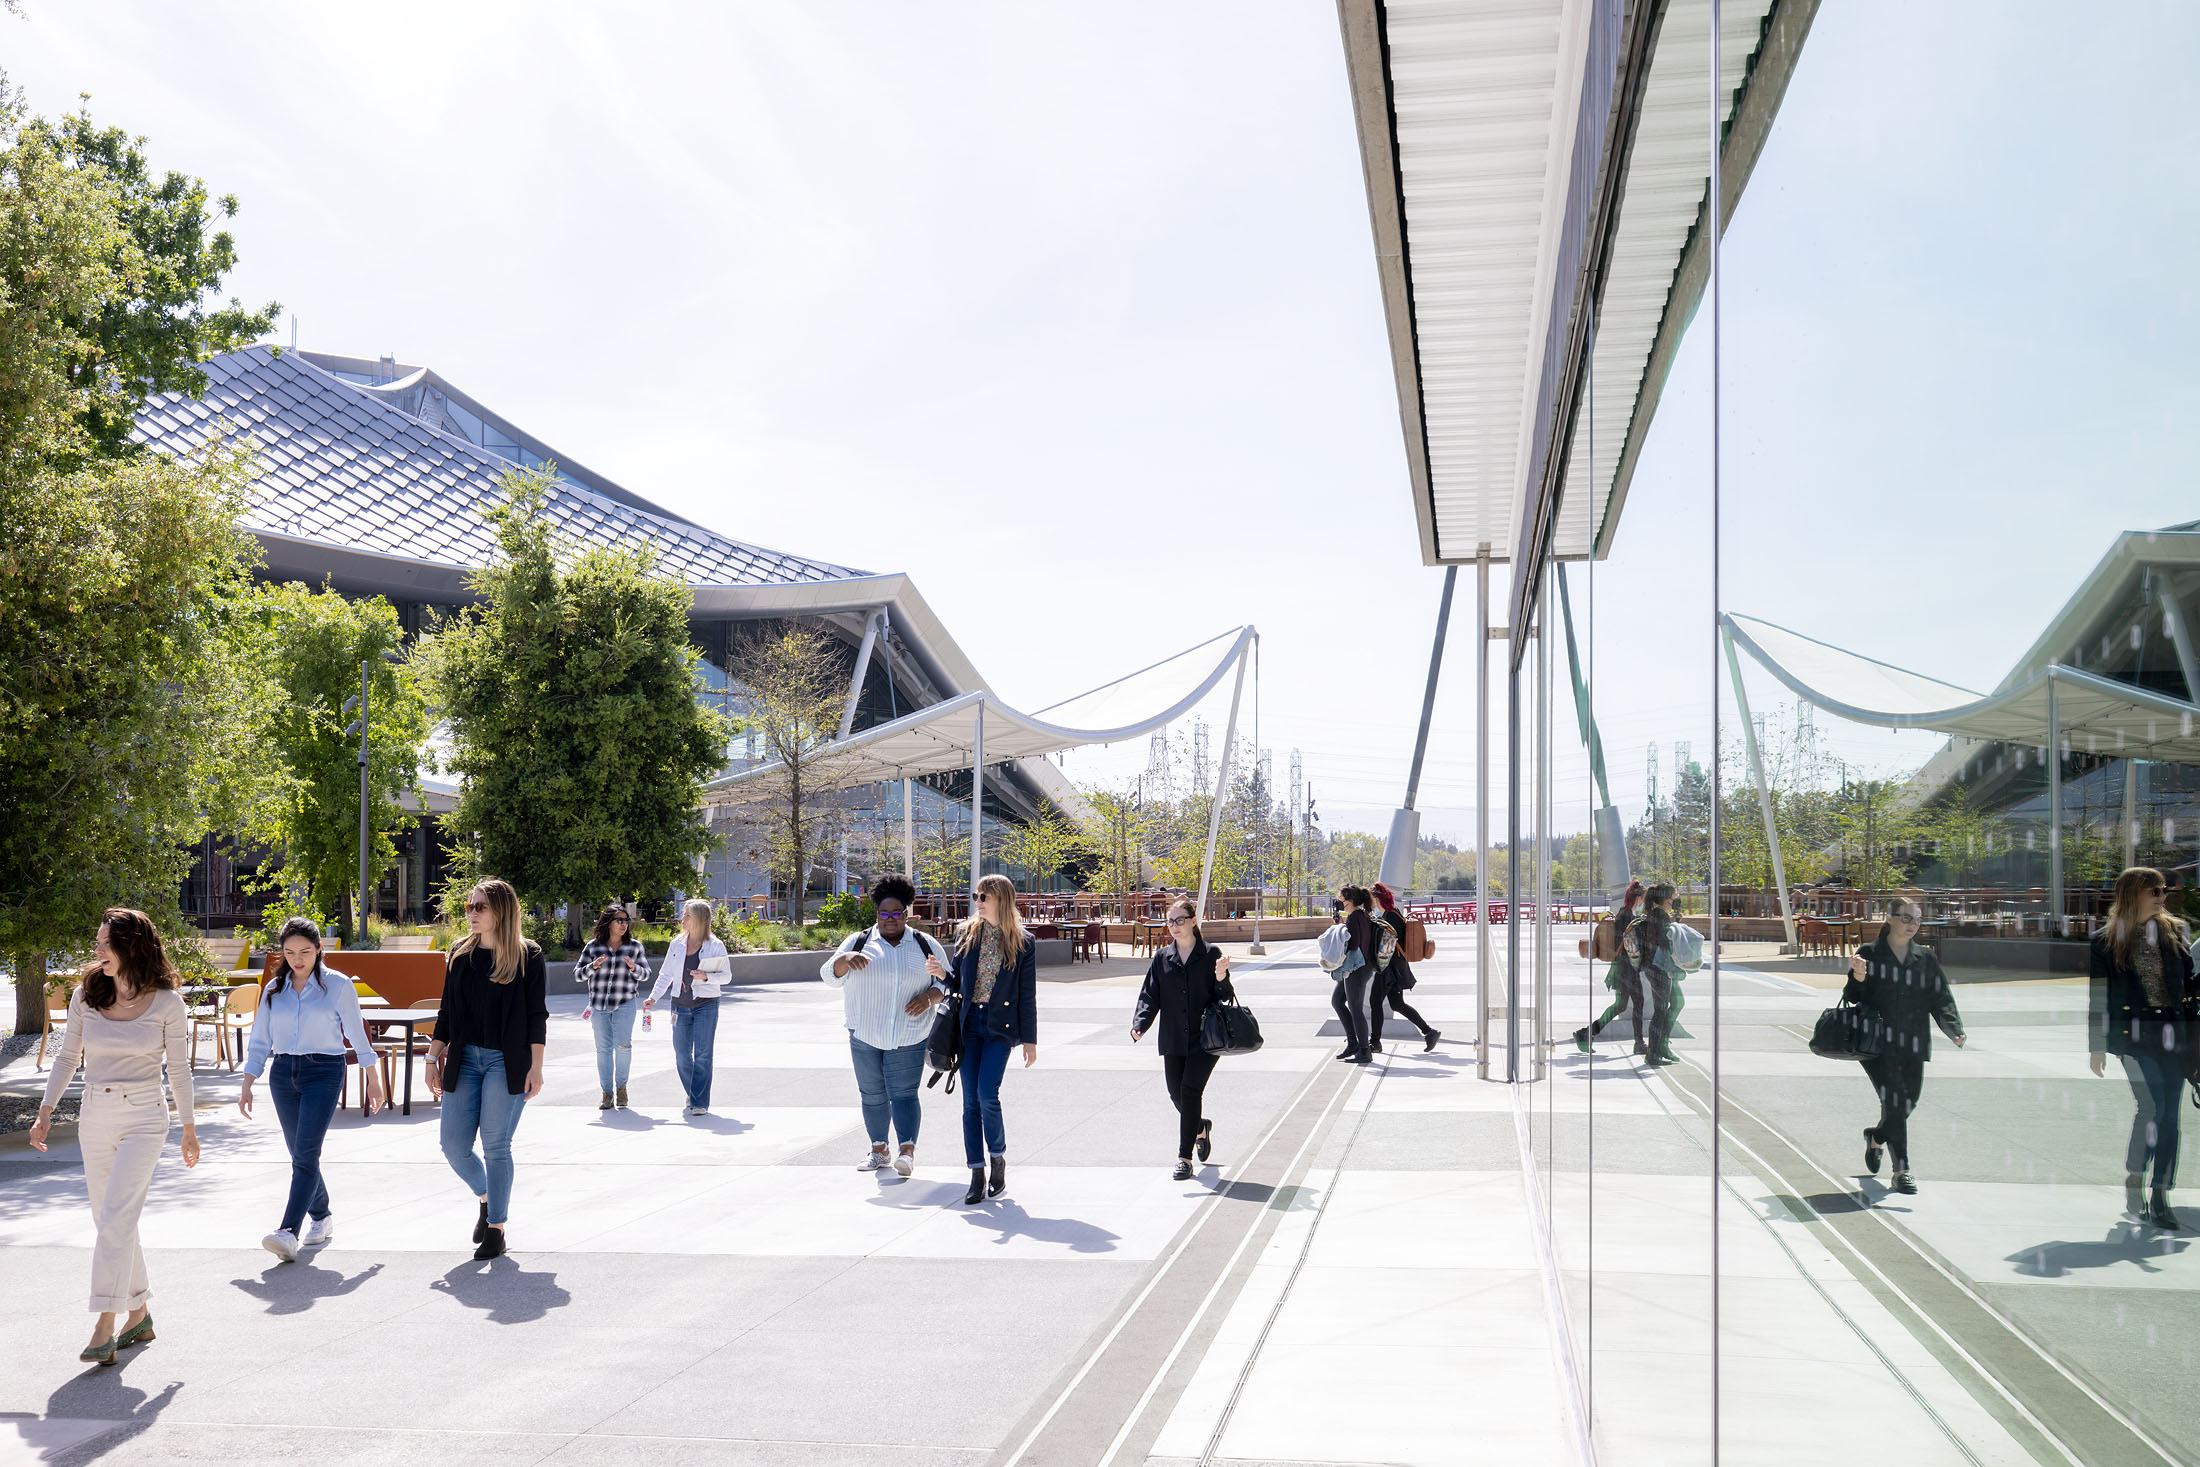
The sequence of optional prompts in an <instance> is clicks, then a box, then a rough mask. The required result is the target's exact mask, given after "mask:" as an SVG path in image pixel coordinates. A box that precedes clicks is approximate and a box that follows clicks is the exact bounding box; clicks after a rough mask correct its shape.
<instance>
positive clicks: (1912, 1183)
mask: <svg viewBox="0 0 2200 1467" xmlns="http://www.w3.org/2000/svg"><path fill="white" fill-rule="evenodd" d="M1924 920H1925V912H1924V909H1923V908H1921V907H1919V906H1918V904H1917V903H1916V902H1904V901H1898V902H1896V903H1895V904H1894V905H1893V906H1892V907H1891V908H1889V909H1888V911H1887V920H1886V921H1885V922H1884V923H1883V924H1881V926H1880V928H1879V936H1878V937H1877V938H1876V939H1874V940H1873V941H1872V942H1871V943H1869V944H1867V945H1866V946H1865V947H1863V948H1862V949H1860V950H1859V951H1858V952H1857V953H1856V954H1855V955H1854V956H1853V957H1851V958H1850V959H1849V981H1848V985H1847V986H1846V987H1845V988H1843V989H1842V990H1841V997H1842V1000H1843V1001H1844V1002H1847V1003H1853V1004H1858V1005H1861V1006H1862V1007H1863V1008H1865V1009H1868V1010H1869V1011H1870V1012H1871V1013H1872V1014H1873V1015H1874V1016H1875V1017H1876V1018H1877V1019H1878V1020H1879V1029H1878V1033H1879V1037H1880V1050H1879V1053H1878V1054H1876V1055H1873V1056H1872V1057H1871V1058H1870V1059H1868V1060H1866V1061H1864V1074H1865V1075H1866V1077H1868V1078H1869V1079H1870V1080H1871V1082H1872V1088H1873V1089H1874V1090H1876V1091H1878V1092H1879V1124H1878V1125H1876V1126H1866V1127H1865V1128H1864V1170H1866V1171H1868V1172H1870V1173H1871V1174H1872V1175H1873V1176H1875V1177H1876V1176H1878V1175H1879V1160H1880V1153H1881V1152H1890V1153H1892V1156H1893V1161H1894V1183H1893V1185H1894V1190H1895V1191H1897V1192H1901V1193H1903V1194H1905V1195H1908V1194H1910V1193H1914V1192H1916V1191H1917V1181H1916V1179H1915V1178H1914V1177H1912V1176H1911V1175H1910V1112H1912V1111H1914V1110H1916V1109H1917V1101H1918V1096H1919V1095H1920V1094H1922V1093H1923V1091H1924V1089H1925V1062H1926V1061H1927V1060H1929V1059H1931V1058H1932V1057H1933V1031H1932V1025H1934V1024H1938V1025H1939V1026H1940V1029H1941V1032H1942V1033H1944V1034H1946V1035H1947V1036H1948V1037H1949V1038H1950V1039H1952V1040H1954V1041H1955V1044H1956V1047H1957V1048H1958V1049H1961V1048H1962V1047H1963V1016H1962V1015H1960V1014H1958V1013H1957V1012H1956V997H1955V993H1954V991H1953V990H1952V989H1950V988H1949V986H1948V975H1947V974H1945V973H1943V972H1941V971H1940V959H1938V958H1936V957H1934V956H1933V954H1932V952H1931V951H1930V950H1929V949H1927V948H1923V947H1920V946H1918V943H1917V929H1918V926H1919V924H1921V923H1922V922H1923V921H1924Z"/></svg>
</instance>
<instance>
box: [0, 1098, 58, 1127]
mask: <svg viewBox="0 0 2200 1467" xmlns="http://www.w3.org/2000/svg"><path fill="white" fill-rule="evenodd" d="M53 1118H54V1119H55V1120H56V1121H74V1120H75V1119H76V1097H75V1096H73V1095H72V1096H68V1097H66V1098H64V1099H63V1100H62V1102H61V1103H60V1104H59V1105H57V1106H55V1107H54V1108H53ZM37 1119H38V1097H37V1096H35V1095H0V1131H28V1130H29V1129H30V1128H31V1122H33V1121H35V1120H37Z"/></svg>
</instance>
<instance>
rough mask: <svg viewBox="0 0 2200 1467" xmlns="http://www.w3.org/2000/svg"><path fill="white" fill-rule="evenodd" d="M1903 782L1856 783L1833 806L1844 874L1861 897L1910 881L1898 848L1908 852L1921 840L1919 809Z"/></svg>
mask: <svg viewBox="0 0 2200 1467" xmlns="http://www.w3.org/2000/svg"><path fill="white" fill-rule="evenodd" d="M1905 790H1906V784H1905V782H1904V781H1902V780H1899V779H1852V780H1850V781H1848V782H1847V783H1846V784H1844V785H1843V786H1842V787H1841V789H1840V791H1839V793H1838V794H1837V795H1836V796H1835V799H1834V803H1833V830H1834V838H1835V840H1836V842H1837V843H1838V847H1839V850H1840V858H1841V874H1842V876H1843V877H1844V878H1845V879H1846V880H1847V881H1848V883H1849V885H1851V886H1853V887H1856V888H1857V889H1858V890H1861V891H1886V890H1888V889H1890V888H1893V887H1897V886H1901V885H1903V884H1904V883H1906V882H1907V881H1908V880H1909V870H1908V866H1907V863H1906V861H1905V860H1904V859H1903V857H1902V855H1900V854H1898V852H1897V847H1902V848H1903V849H1905V850H1906V849H1907V848H1908V846H1909V844H1910V842H1911V841H1912V840H1913V839H1914V838H1915V836H1916V834H1917V821H1916V809H1915V807H1914V806H1913V805H1912V804H1911V803H1910V801H1909V800H1908V798H1907V797H1906V795H1905Z"/></svg>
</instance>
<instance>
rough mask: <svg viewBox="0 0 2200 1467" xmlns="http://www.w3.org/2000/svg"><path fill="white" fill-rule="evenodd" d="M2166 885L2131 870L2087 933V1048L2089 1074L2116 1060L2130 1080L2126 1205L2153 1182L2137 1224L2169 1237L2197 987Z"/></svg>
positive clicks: (2188, 944)
mask: <svg viewBox="0 0 2200 1467" xmlns="http://www.w3.org/2000/svg"><path fill="white" fill-rule="evenodd" d="M2167 885H2168V883H2167V882H2165V881H2164V880H2163V879H2162V873H2161V872H2159V871H2156V870H2154V869H2153V868H2152V867H2149V866H2134V867H2132V868H2131V869H2130V870H2128V871H2126V872H2124V874H2123V875H2121V876H2119V877H2117V878H2116V887H2115V891H2114V892H2113V894H2112V895H2111V896H2110V899H2109V907H2108V922H2107V924H2106V925H2105V926H2103V927H2102V928H2101V930H2100V931H2099V932H2096V933H2094V934H2093V955H2092V975H2093V981H2092V987H2091V1001H2090V1002H2089V1004H2088V1005H2087V1019H2088V1022H2087V1025H2086V1032H2087V1033H2088V1034H2089V1035H2090V1036H2091V1037H2090V1038H2089V1039H2088V1041H2087V1044H2086V1048H2087V1049H2088V1050H2089V1051H2090V1053H2089V1055H2088V1059H2089V1061H2090V1063H2091V1065H2092V1068H2093V1073H2094V1074H2096V1075H2099V1074H2103V1073H2105V1072H2106V1070H2107V1068H2108V1057H2109V1056H2110V1055H2112V1054H2113V1055H2115V1056H2116V1057H2117V1058H2118V1059H2120V1060H2122V1061H2123V1066H2124V1074H2125V1076H2126V1077H2127V1078H2129V1080H2130V1081H2131V1094H2132V1100H2133V1102H2134V1114H2133V1115H2132V1118H2131V1141H2130V1144H2129V1145H2128V1146H2127V1147H2126V1148H2125V1150H2124V1197H2125V1205H2126V1206H2128V1207H2129V1208H2130V1209H2131V1211H2132V1212H2134V1213H2140V1208H2139V1181H2140V1178H2141V1176H2142V1175H2146V1174H2148V1173H2151V1177H2150V1181H2151V1190H2150V1193H2149V1195H2148V1198H2147V1206H2146V1209H2145V1211H2144V1212H2143V1213H2141V1214H2140V1215H2142V1216H2143V1217H2144V1218H2145V1219H2146V1220H2147V1221H2148V1222H2150V1223H2152V1224H2153V1225H2154V1226H2155V1227H2158V1228H2163V1229H2166V1230H2168V1231H2171V1232H2174V1231H2176V1230H2177V1228H2178V1221H2177V1214H2176V1213H2175V1212H2173V1211H2172V1210H2171V1209H2170V1205H2169V1189H2170V1188H2172V1187H2174V1186H2176V1185H2177V1147H2178V1143H2179V1142H2180V1140H2181V1139H2182V1137H2181V1135H2180V1132H2181V1130H2182V1127H2181V1126H2180V1124H2179V1122H2180V1119H2181V1117H2182V1115H2183V1110H2184V1107H2183V1101H2184V1098H2185V1095H2184V1092H2185V1067H2186V1064H2187V1063H2188V1060H2187V1056H2186V1055H2185V1054H2184V1053H2183V1052H2182V1048H2181V1047H2182V1046H2185V1045H2189V1044H2191V1043H2192V1023H2193V1019H2194V1016H2195V1013H2196V1011H2200V984H2196V983H2195V981H2194V976H2193V961H2192V935H2191V933H2190V932H2188V931H2187V930H2186V928H2185V924H2184V923H2183V922H2181V921H2179V920H2178V919H2177V918H2175V917H2173V916H2171V915H2170V914H2169V913H2167V912H2165V911H2163V910H2162V893H2163V890H2164V889H2165V887H2166V886H2167Z"/></svg>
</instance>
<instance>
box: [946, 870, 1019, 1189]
mask: <svg viewBox="0 0 2200 1467" xmlns="http://www.w3.org/2000/svg"><path fill="white" fill-rule="evenodd" d="M952 961H953V964H954V966H953V967H949V966H947V965H946V964H943V963H942V962H941V961H940V960H939V959H938V958H936V957H933V958H927V959H925V962H924V968H925V971H926V972H927V973H930V974H931V975H932V976H933V977H934V978H936V979H938V980H939V981H940V982H941V983H942V984H944V985H945V986H946V988H947V990H948V992H949V993H951V994H953V995H954V997H955V1001H956V1002H957V1003H958V1004H960V1005H961V1010H960V1015H959V1017H958V1019H957V1023H959V1024H960V1025H961V1026H962V1087H963V1159H964V1160H965V1161H967V1162H968V1163H969V1164H970V1190H969V1192H967V1193H966V1194H964V1196H963V1202H964V1203H965V1204H966V1205H968V1206H971V1207H975V1206H977V1205H978V1203H980V1202H982V1201H984V1200H985V1199H986V1198H988V1197H998V1196H1000V1195H1001V1194H1002V1193H1003V1192H1005V1191H1007V1190H1008V1131H1007V1128H1006V1122H1005V1121H1004V1120H1003V1119H1002V1116H1001V1077H1002V1076H1003V1075H1005V1074H1007V1073H1008V1058H1009V1055H1010V1054H1011V1053H1013V1052H1014V1051H1015V1050H1016V1049H1017V1048H1018V1047H1019V1046H1021V1047H1022V1049H1023V1052H1024V1067H1025V1068H1026V1069H1029V1068H1030V1067H1031V1066H1032V1065H1033V1064H1034V1063H1035V1062H1037V1060H1038V1058H1039V986H1038V985H1039V968H1038V962H1039V960H1038V949H1037V948H1036V947H1035V946H1034V945H1033V943H1032V940H1031V935H1030V934H1029V933H1027V932H1025V931H1024V926H1023V921H1022V919H1021V918H1020V917H1018V916H1017V913H1016V888H1015V886H1014V885H1012V884H1011V883H1010V882H1009V879H1008V878H1007V877H1005V876H1003V875H1001V874H1000V873H999V872H994V873H991V874H989V875H986V876H981V877H979V878H978V889H977V890H976V891H975V892H972V893H971V903H970V919H969V920H968V921H966V922H964V923H963V925H962V930H961V932H960V933H959V934H957V936H956V938H955V952H954V956H953V959H952ZM988 1155H990V1156H991V1158H992V1171H991V1173H990V1174H989V1173H988V1172H987V1170H986V1159H987V1157H988Z"/></svg>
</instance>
